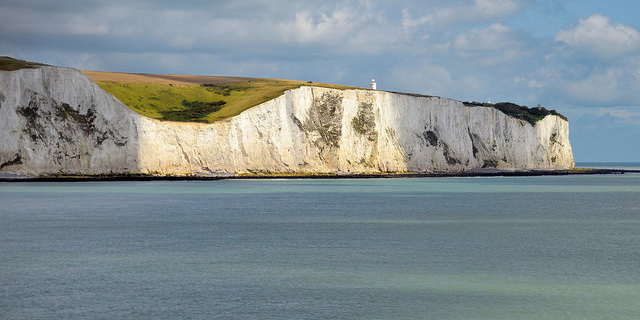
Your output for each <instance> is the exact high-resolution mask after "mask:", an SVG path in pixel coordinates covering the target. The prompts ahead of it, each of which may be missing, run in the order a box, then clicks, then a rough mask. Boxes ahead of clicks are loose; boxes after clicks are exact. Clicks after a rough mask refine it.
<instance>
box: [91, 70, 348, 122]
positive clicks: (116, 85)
mask: <svg viewBox="0 0 640 320" xmlns="http://www.w3.org/2000/svg"><path fill="white" fill-rule="evenodd" d="M96 83H97V84H98V85H99V86H100V87H101V88H102V89H104V90H105V91H107V92H109V93H111V94H112V95H114V96H115V97H116V98H118V99H119V100H120V101H122V103H124V104H125V105H127V106H129V107H130V108H131V109H133V110H135V111H136V112H138V113H140V114H142V115H144V116H147V117H150V118H154V119H160V120H173V121H189V122H214V121H218V120H222V119H226V118H229V117H233V116H235V115H238V114H240V113H241V112H242V111H244V110H247V109H249V108H251V107H253V106H256V105H258V104H260V103H263V102H266V101H268V100H271V99H274V98H276V97H278V96H280V95H282V94H283V93H284V92H285V91H286V90H289V89H294V88H298V87H300V86H302V85H308V83H306V82H304V81H292V80H277V79H259V78H251V79H250V80H244V81H235V82H226V83H220V82H218V83H215V84H214V83H212V84H171V85H169V84H161V83H148V82H124V81H96ZM313 85H314V86H320V87H327V88H335V89H349V88H351V89H353V87H347V86H337V85H329V84H319V83H314V84H313ZM220 100H222V101H224V102H225V104H224V105H223V106H222V108H221V109H220V110H218V111H214V112H211V113H208V112H205V115H204V116H202V112H201V111H202V110H192V109H190V107H189V102H196V101H197V102H202V103H205V104H206V103H215V102H218V101H220ZM183 101H185V102H187V103H186V104H185V103H184V102H183ZM176 115H177V116H176Z"/></svg>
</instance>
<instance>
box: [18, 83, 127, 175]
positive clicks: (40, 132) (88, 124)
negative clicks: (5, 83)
mask: <svg viewBox="0 0 640 320" xmlns="http://www.w3.org/2000/svg"><path fill="white" fill-rule="evenodd" d="M79 109H81V107H80V106H78V108H73V107H71V106H70V105H69V104H67V103H58V102H56V101H54V100H53V99H51V98H48V97H44V96H42V95H39V94H37V93H32V95H31V99H30V100H29V104H28V105H27V106H26V107H25V106H20V107H18V108H17V109H16V112H17V113H18V114H19V115H20V116H22V117H23V118H24V119H25V121H26V123H25V125H24V126H23V132H24V133H25V134H26V135H27V136H28V140H29V141H30V142H31V143H34V144H43V145H45V146H47V147H48V148H50V149H51V150H52V159H53V161H54V162H55V163H58V164H60V163H61V162H62V161H63V160H65V159H80V158H81V157H84V156H88V155H90V152H91V151H90V150H87V149H86V147H84V146H86V144H83V143H79V141H77V140H78V139H86V141H89V142H90V144H92V145H93V147H99V146H100V145H102V144H103V143H104V142H105V141H106V140H109V139H110V140H111V141H112V142H113V143H114V144H115V145H117V146H121V147H122V146H125V145H126V144H127V143H128V139H127V137H125V136H122V135H120V134H119V133H117V132H116V131H113V130H112V129H106V130H105V131H101V130H99V129H97V128H96V120H97V119H96V118H97V112H96V106H95V105H94V104H92V105H90V106H89V107H88V108H87V111H86V112H84V113H83V112H80V111H78V110H79Z"/></svg>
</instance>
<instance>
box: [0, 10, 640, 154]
mask: <svg viewBox="0 0 640 320" xmlns="http://www.w3.org/2000/svg"><path fill="white" fill-rule="evenodd" d="M639 13H640V1H638V0H607V1H602V0H377V1H375V0H353V1H350V0H343V1H334V0H323V1H317V0H309V1H293V0H261V1H259V0H212V1H206V0H182V1H175V0H157V1H152V0H136V1H131V0H112V1H104V0H56V1H49V0H2V1H1V2H0V55H8V56H11V57H14V58H19V59H24V60H30V61H36V62H42V63H47V64H52V65H58V66H64V67H72V68H78V69H81V70H102V71H118V72H133V73H161V74H166V73H168V74H196V75H229V76H250V77H263V78H284V79H294V80H305V81H307V80H308V81H314V82H325V83H334V84H343V85H352V86H360V87H367V86H368V85H369V81H370V80H371V79H372V78H375V79H376V82H377V84H378V89H380V90H390V91H401V92H410V93H419V94H426V95H436V96H441V97H446V98H452V99H456V100H461V101H480V102H502V101H508V102H514V103H517V104H520V105H527V106H529V107H534V106H538V105H541V106H544V107H546V108H547V109H555V110H557V111H558V112H560V113H562V114H564V115H565V116H567V117H568V118H569V121H570V131H571V136H570V137H571V143H572V146H573V151H574V156H575V159H576V161H577V162H606V161H626V162H632V161H636V162H640V141H639V140H640V19H638V14H639Z"/></svg>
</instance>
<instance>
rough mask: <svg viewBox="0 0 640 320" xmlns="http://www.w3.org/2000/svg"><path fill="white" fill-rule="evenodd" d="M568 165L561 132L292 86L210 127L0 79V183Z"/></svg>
mask: <svg viewBox="0 0 640 320" xmlns="http://www.w3.org/2000/svg"><path fill="white" fill-rule="evenodd" d="M487 166H490V167H497V168H502V169H555V168H572V167H573V166H574V160H573V154H572V151H571V144H570V142H569V125H568V122H567V121H566V120H564V119H562V118H560V117H558V116H555V115H548V116H546V117H545V118H544V119H542V120H540V121H538V122H537V123H536V124H535V125H533V126H532V125H531V124H529V123H528V122H526V121H523V120H519V119H516V118H513V117H510V116H507V115H505V114H503V113H502V112H500V111H498V110H497V109H495V108H491V107H469V106H465V105H463V104H462V103H461V102H459V101H456V100H451V99H444V98H439V97H425V96H414V95H404V94H397V93H390V92H384V91H372V90H365V89H362V90H335V89H326V88H319V87H301V88H298V89H293V90H288V91H286V92H285V93H284V94H283V95H282V96H280V97H278V98H275V99H273V100H270V101H267V102H265V103H262V104H260V105H258V106H255V107H253V108H251V109H249V110H246V111H244V112H243V113H241V114H240V115H238V116H235V117H233V118H229V119H226V120H222V121H219V122H216V123H212V124H201V123H184V122H169V121H159V120H154V119H150V118H146V117H144V116H141V115H139V114H137V113H135V112H134V111H132V110H131V109H129V108H128V107H126V106H125V105H123V104H122V103H120V102H119V101H118V100H117V99H116V98H114V97H113V96H111V95H110V94H108V93H106V92H104V91H103V90H102V89H100V88H99V87H98V86H97V85H96V84H95V83H94V82H92V81H91V80H90V79H88V78H87V77H86V76H85V75H83V74H82V73H81V72H79V71H77V70H74V69H67V68H57V67H46V66H45V67H40V68H35V69H21V70H17V71H0V174H5V175H7V174H9V175H29V176H34V175H47V174H60V173H64V174H112V173H113V174H121V173H151V174H162V175H187V174H195V175H229V174H239V173H246V172H256V173H269V172H271V173H275V172H282V173H292V174H295V173H300V174H303V173H353V174H357V173H380V172H434V171H450V172H457V171H464V170H469V169H474V168H481V167H487Z"/></svg>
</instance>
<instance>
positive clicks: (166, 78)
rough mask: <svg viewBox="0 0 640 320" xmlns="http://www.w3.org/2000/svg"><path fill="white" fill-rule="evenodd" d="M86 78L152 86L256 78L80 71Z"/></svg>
mask: <svg viewBox="0 0 640 320" xmlns="http://www.w3.org/2000/svg"><path fill="white" fill-rule="evenodd" d="M82 73H84V74H85V75H86V76H87V77H89V78H91V80H93V81H96V82H98V81H112V82H130V83H153V84H166V85H169V84H177V85H179V84H183V85H190V84H195V85H201V84H209V83H210V84H227V83H235V82H243V81H249V80H255V79H257V78H247V77H225V76H194V75H182V74H176V75H163V74H145V73H121V72H105V71H82Z"/></svg>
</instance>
